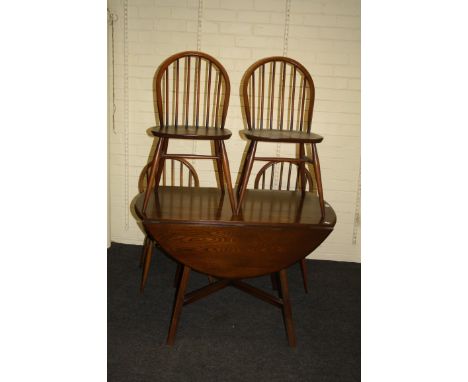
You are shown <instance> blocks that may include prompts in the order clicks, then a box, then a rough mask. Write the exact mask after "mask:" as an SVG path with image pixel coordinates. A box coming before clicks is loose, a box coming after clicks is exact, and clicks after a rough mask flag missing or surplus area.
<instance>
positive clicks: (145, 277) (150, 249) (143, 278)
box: [140, 238, 154, 293]
mask: <svg viewBox="0 0 468 382" xmlns="http://www.w3.org/2000/svg"><path fill="white" fill-rule="evenodd" d="M148 243H149V244H148V245H147V246H146V254H145V255H144V258H145V260H144V263H143V273H142V276H141V284H140V293H143V291H144V290H145V285H146V280H148V273H149V269H150V265H151V258H152V257H153V246H154V245H153V242H152V241H151V240H150V239H149V238H148Z"/></svg>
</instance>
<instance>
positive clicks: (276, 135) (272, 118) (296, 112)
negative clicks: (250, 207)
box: [237, 57, 325, 217]
mask: <svg viewBox="0 0 468 382" xmlns="http://www.w3.org/2000/svg"><path fill="white" fill-rule="evenodd" d="M241 99H242V102H243V106H244V110H245V117H246V121H247V129H245V130H243V131H242V133H243V135H244V136H245V137H246V138H247V139H248V140H249V141H250V142H249V147H248V150H247V155H246V157H245V160H244V164H243V167H242V171H241V176H240V179H239V187H238V189H237V193H238V195H237V196H238V200H237V212H238V213H239V212H240V210H241V207H242V200H243V198H244V195H245V190H246V189H247V183H248V181H249V177H250V173H251V171H252V166H253V162H254V161H255V160H257V161H267V162H275V161H276V162H281V161H283V160H284V159H287V160H288V161H290V162H293V163H296V164H297V165H298V166H299V173H300V182H299V184H300V188H301V190H302V191H303V192H305V185H306V167H305V165H306V163H310V164H312V165H313V168H314V175H315V180H316V184H317V192H318V195H319V199H320V209H321V213H322V217H324V216H325V205H324V200H323V189H322V178H321V174H320V162H319V157H318V153H317V143H320V142H321V141H322V140H323V137H321V136H320V135H317V134H315V133H312V132H311V127H312V111H313V108H314V99H315V87H314V82H313V80H312V77H311V75H310V74H309V72H308V71H307V69H306V68H305V67H304V66H303V65H302V64H300V63H299V62H297V61H295V60H293V59H291V58H288V57H268V58H264V59H261V60H259V61H257V62H255V63H254V64H253V65H251V66H250V67H249V68H248V69H247V71H246V72H245V74H244V76H243V78H242V82H241ZM258 142H270V143H284V144H286V143H289V144H291V143H292V144H295V145H296V147H297V149H298V155H296V157H295V158H275V157H257V156H255V153H256V150H257V144H258ZM308 145H310V148H311V156H307V152H306V148H307V146H308Z"/></svg>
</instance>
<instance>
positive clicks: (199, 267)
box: [135, 186, 336, 347]
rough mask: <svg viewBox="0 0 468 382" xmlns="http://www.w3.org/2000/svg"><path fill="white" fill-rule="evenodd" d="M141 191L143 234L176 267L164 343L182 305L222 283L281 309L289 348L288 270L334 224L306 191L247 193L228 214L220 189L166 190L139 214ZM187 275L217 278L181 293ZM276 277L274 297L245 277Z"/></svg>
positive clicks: (226, 200)
mask: <svg viewBox="0 0 468 382" xmlns="http://www.w3.org/2000/svg"><path fill="white" fill-rule="evenodd" d="M143 202H144V194H140V195H138V196H137V198H136V200H135V211H136V214H137V215H138V216H139V217H140V218H141V219H142V221H143V225H144V227H145V230H146V231H147V232H149V234H150V235H151V236H152V237H153V238H155V239H156V240H157V241H158V243H159V244H160V245H161V247H162V248H163V249H164V250H165V251H166V252H167V253H168V254H170V255H171V256H172V257H174V258H175V259H176V260H177V261H178V262H179V263H181V264H183V267H184V268H183V271H182V275H181V277H180V278H179V279H178V280H177V281H178V289H177V294H176V298H175V302H174V310H173V315H172V320H171V325H170V329H169V334H168V339H167V343H168V344H173V343H174V339H175V333H176V329H177V324H178V321H179V317H180V314H181V310H182V306H183V305H188V304H190V303H192V302H195V301H197V300H199V299H201V298H204V297H206V296H208V295H210V294H212V293H215V292H216V291H219V290H221V289H223V288H224V287H227V286H232V287H235V288H237V289H239V290H242V291H244V292H246V293H248V294H250V295H252V296H254V297H256V298H259V299H261V300H263V301H265V302H268V303H269V304H271V305H273V306H276V307H278V308H281V310H282V313H283V318H284V322H285V327H286V333H287V336H288V342H289V345H290V346H292V347H294V346H296V337H295V333H294V325H293V319H292V309H291V303H290V300H289V290H288V284H287V277H286V269H287V268H288V267H289V266H291V265H292V264H294V263H296V262H298V261H300V260H302V259H304V258H305V256H307V255H308V254H309V253H310V252H312V251H313V250H314V249H315V248H317V247H318V246H319V245H320V244H321V243H322V242H323V241H324V240H325V239H326V238H327V237H328V235H329V234H330V233H331V232H332V230H333V227H334V225H335V223H336V215H335V213H334V211H333V209H332V208H331V207H330V206H329V205H328V204H325V205H326V209H325V215H324V216H322V213H321V209H320V201H319V198H318V197H317V196H316V195H315V194H314V193H311V192H306V193H304V192H301V191H299V190H298V191H287V190H247V191H246V193H245V199H244V207H243V210H242V215H236V214H233V213H232V210H231V208H230V205H229V196H228V195H226V194H225V193H223V192H222V191H221V190H219V189H217V188H202V187H198V188H197V187H192V188H186V187H164V186H160V187H159V188H158V190H157V192H155V193H152V194H151V198H150V200H149V202H148V206H147V209H146V212H145V213H143ZM191 270H195V271H199V272H201V273H205V274H210V275H213V276H214V277H216V278H217V279H218V280H217V281H215V282H214V283H212V284H209V285H207V286H205V287H203V288H200V289H198V290H195V291H193V292H190V293H185V291H186V287H187V281H188V274H189V272H190V271H191ZM277 273H279V297H277V296H273V295H270V294H268V293H266V292H265V291H262V290H260V289H258V288H255V287H253V286H251V285H249V284H247V283H245V282H243V281H241V280H242V279H247V278H252V277H258V276H262V275H269V274H277Z"/></svg>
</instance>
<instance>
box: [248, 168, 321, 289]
mask: <svg viewBox="0 0 468 382" xmlns="http://www.w3.org/2000/svg"><path fill="white" fill-rule="evenodd" d="M275 168H276V169H277V171H279V180H278V182H275V179H274V175H275ZM299 178H300V171H299V164H298V163H295V162H292V161H288V160H287V159H286V160H282V161H281V162H278V161H274V162H273V161H272V162H268V163H267V164H265V165H264V166H263V167H262V168H261V169H260V170H259V171H258V173H257V176H256V177H255V183H254V188H255V189H261V190H286V191H289V190H298V188H299ZM305 179H306V184H305V187H306V190H307V189H308V191H309V192H312V191H313V182H312V175H311V174H310V172H309V171H308V170H307V169H306V170H305ZM299 264H300V266H301V274H302V283H303V284H304V291H305V292H306V293H309V286H308V281H307V263H306V259H305V258H304V259H302V260H300V261H299ZM278 277H279V276H278V275H275V274H272V275H271V283H272V285H273V288H274V289H278V285H279V283H278Z"/></svg>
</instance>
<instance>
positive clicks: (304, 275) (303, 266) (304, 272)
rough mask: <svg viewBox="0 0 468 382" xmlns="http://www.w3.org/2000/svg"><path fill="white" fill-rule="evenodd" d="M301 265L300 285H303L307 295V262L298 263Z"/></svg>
mask: <svg viewBox="0 0 468 382" xmlns="http://www.w3.org/2000/svg"><path fill="white" fill-rule="evenodd" d="M300 265H301V273H302V283H303V284H304V291H305V292H306V293H309V285H308V282H307V260H306V259H302V260H301V262H300Z"/></svg>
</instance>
